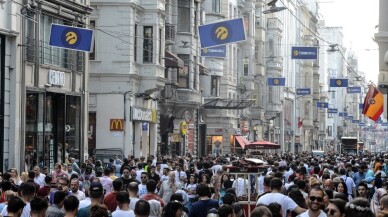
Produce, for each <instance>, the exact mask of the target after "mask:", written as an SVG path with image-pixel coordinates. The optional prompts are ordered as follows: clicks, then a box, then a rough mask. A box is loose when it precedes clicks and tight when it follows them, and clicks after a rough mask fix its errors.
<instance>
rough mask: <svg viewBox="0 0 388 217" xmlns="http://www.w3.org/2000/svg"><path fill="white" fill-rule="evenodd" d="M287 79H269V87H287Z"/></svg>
mask: <svg viewBox="0 0 388 217" xmlns="http://www.w3.org/2000/svg"><path fill="white" fill-rule="evenodd" d="M285 85H286V79H285V78H268V86H281V87H283V86H285Z"/></svg>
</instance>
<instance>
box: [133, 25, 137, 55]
mask: <svg viewBox="0 0 388 217" xmlns="http://www.w3.org/2000/svg"><path fill="white" fill-rule="evenodd" d="M133 32H134V39H133V40H134V42H133V61H134V62H137V23H135V26H134V30H133Z"/></svg>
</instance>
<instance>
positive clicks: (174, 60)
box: [164, 51, 185, 69]
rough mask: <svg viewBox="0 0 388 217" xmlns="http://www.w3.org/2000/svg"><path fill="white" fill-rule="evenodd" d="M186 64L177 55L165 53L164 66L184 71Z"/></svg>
mask: <svg viewBox="0 0 388 217" xmlns="http://www.w3.org/2000/svg"><path fill="white" fill-rule="evenodd" d="M184 65H185V63H184V62H183V60H181V59H179V57H177V56H176V55H175V54H173V53H171V52H168V51H165V52H164V66H165V67H166V68H181V69H183V67H184Z"/></svg>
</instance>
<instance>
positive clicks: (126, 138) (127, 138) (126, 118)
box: [123, 91, 134, 157]
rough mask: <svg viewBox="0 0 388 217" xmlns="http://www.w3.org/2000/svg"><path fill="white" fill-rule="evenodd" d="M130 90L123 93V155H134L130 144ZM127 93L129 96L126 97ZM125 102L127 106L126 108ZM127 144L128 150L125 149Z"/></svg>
mask: <svg viewBox="0 0 388 217" xmlns="http://www.w3.org/2000/svg"><path fill="white" fill-rule="evenodd" d="M132 93H133V92H132V91H127V92H125V93H124V122H125V130H124V143H123V155H124V157H128V155H129V154H131V155H134V149H133V145H132V131H133V129H132V122H130V120H131V118H130V117H131V95H130V94H132ZM127 94H129V97H128V99H127ZM127 102H128V105H129V108H127ZM127 146H129V150H128V151H127V148H126V147H127Z"/></svg>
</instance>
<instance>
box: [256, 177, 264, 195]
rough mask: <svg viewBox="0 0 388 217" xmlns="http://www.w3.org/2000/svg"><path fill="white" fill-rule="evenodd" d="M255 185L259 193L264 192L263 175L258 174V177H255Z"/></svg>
mask: <svg viewBox="0 0 388 217" xmlns="http://www.w3.org/2000/svg"><path fill="white" fill-rule="evenodd" d="M257 185H258V186H257V192H258V193H259V195H261V194H262V193H264V176H259V178H257Z"/></svg>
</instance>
